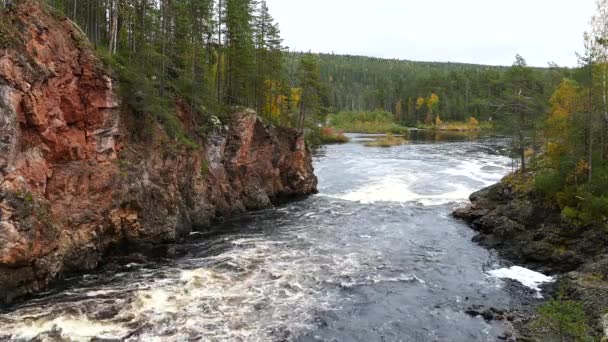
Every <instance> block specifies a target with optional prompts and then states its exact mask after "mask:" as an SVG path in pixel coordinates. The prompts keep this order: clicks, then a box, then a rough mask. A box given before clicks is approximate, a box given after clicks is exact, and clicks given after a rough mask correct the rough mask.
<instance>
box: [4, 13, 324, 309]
mask: <svg viewBox="0 0 608 342" xmlns="http://www.w3.org/2000/svg"><path fill="white" fill-rule="evenodd" d="M5 19H7V20H10V21H12V23H13V26H14V27H15V28H18V29H19V31H20V35H21V37H22V39H23V41H24V42H25V44H24V45H23V46H16V47H15V48H9V49H6V50H0V303H2V302H5V303H6V302H10V301H12V300H14V299H15V298H18V297H20V296H23V295H27V294H31V293H34V292H36V291H38V290H41V289H43V288H45V287H47V286H48V285H49V284H50V283H52V282H53V281H54V280H56V279H57V278H58V277H60V276H61V275H62V274H63V273H65V272H67V271H81V270H88V269H92V268H95V267H97V265H98V263H99V262H100V260H102V257H103V255H104V253H105V252H106V251H107V250H108V248H110V246H112V245H116V244H119V243H120V244H131V245H139V244H150V243H151V244H155V243H160V242H172V241H176V240H178V239H179V238H180V237H183V236H187V233H189V232H190V231H191V230H192V229H193V228H196V227H203V226H207V225H209V223H210V221H211V220H212V219H213V218H214V217H216V216H217V215H230V214H231V213H235V212H240V211H243V210H246V209H256V208H261V207H267V206H269V205H271V203H272V201H273V200H275V199H278V198H280V197H284V196H292V195H300V194H309V193H313V192H315V191H316V184H317V180H316V177H315V176H314V173H313V169H312V163H311V157H310V155H309V153H308V151H307V149H306V147H305V144H304V139H303V137H302V136H301V135H299V134H298V133H297V132H295V131H291V130H285V129H278V128H273V127H266V126H265V125H264V124H263V123H262V122H261V121H260V120H259V119H258V118H257V117H256V116H255V114H253V113H249V112H246V111H245V112H243V113H239V114H236V115H235V116H234V118H233V120H232V122H231V123H230V125H229V127H230V128H229V129H228V130H226V131H222V132H216V133H215V134H213V135H211V136H210V137H208V138H207V141H206V142H204V143H202V144H201V145H202V147H201V148H200V149H197V150H185V149H180V150H178V151H177V152H176V151H171V153H168V150H167V147H166V146H164V144H163V143H162V141H163V137H164V133H163V132H162V130H161V129H160V128H159V129H158V130H157V133H156V134H157V135H158V139H152V140H153V141H156V143H153V144H146V145H141V144H137V143H135V142H131V141H128V139H126V138H121V137H126V136H128V135H127V134H124V133H125V132H126V127H125V126H124V125H123V124H122V122H123V121H126V120H124V119H125V117H124V116H125V115H126V114H124V113H121V111H120V107H119V102H118V99H117V98H116V95H115V93H114V84H113V81H112V79H111V78H110V77H109V76H108V75H107V74H106V73H105V72H104V71H103V70H102V68H100V67H99V66H100V63H99V61H98V59H97V58H96V57H95V55H94V54H93V53H92V52H91V50H90V49H89V48H88V47H87V43H86V39H85V38H84V37H83V36H82V34H81V33H80V32H79V30H78V29H76V28H75V27H74V26H73V25H72V24H71V23H70V22H69V21H68V20H65V19H63V20H61V19H57V18H55V17H53V16H51V15H49V14H47V13H45V11H43V10H41V9H40V8H39V7H38V5H37V4H36V3H33V2H25V3H23V4H20V5H19V6H17V7H16V8H13V9H12V10H11V12H10V13H9V14H8V15H7V18H2V20H5ZM121 133H122V134H121ZM124 146H127V147H124Z"/></svg>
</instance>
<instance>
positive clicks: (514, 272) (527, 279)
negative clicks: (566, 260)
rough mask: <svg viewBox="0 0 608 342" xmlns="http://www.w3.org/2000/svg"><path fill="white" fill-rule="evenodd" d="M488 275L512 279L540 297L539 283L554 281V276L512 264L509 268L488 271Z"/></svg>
mask: <svg viewBox="0 0 608 342" xmlns="http://www.w3.org/2000/svg"><path fill="white" fill-rule="evenodd" d="M488 274H489V275H490V276H493V277H496V278H503V279H513V280H516V281H518V282H519V283H521V284H522V285H524V286H526V287H528V288H531V289H532V290H535V291H536V293H537V295H538V296H539V297H540V298H542V294H541V291H542V290H541V288H540V285H542V284H546V283H552V282H554V281H555V278H554V277H549V276H546V275H544V274H542V273H539V272H535V271H532V270H529V269H527V268H524V267H520V266H513V267H509V268H501V269H498V270H493V271H490V272H488Z"/></svg>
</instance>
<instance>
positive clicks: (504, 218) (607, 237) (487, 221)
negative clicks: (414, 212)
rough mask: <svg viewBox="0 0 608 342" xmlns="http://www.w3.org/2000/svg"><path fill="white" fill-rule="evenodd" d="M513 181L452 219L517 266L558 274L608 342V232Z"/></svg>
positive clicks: (476, 198) (483, 194) (478, 196)
mask: <svg viewBox="0 0 608 342" xmlns="http://www.w3.org/2000/svg"><path fill="white" fill-rule="evenodd" d="M525 177H531V175H527V176H525ZM510 179H513V177H512V176H510V177H507V178H505V180H503V181H502V182H501V183H498V184H496V185H493V186H490V187H488V188H486V189H483V190H481V191H479V192H476V193H474V194H472V195H471V197H470V200H471V205H469V206H467V207H465V208H461V209H458V210H456V211H455V212H454V216H455V217H457V218H460V219H463V220H465V221H466V222H467V223H469V224H470V225H471V226H472V228H473V229H475V230H476V231H477V232H478V235H477V236H476V237H475V238H474V240H475V241H476V242H479V243H480V244H481V245H483V246H486V247H488V248H493V249H496V250H497V251H498V253H499V254H501V255H502V256H503V257H505V258H506V259H508V260H511V261H512V262H514V263H516V264H518V265H523V266H526V267H528V268H531V269H535V270H538V271H541V272H545V273H550V274H557V275H558V276H559V284H558V285H557V287H560V288H562V289H563V290H565V291H566V293H565V294H566V295H567V297H569V298H572V299H576V300H579V301H581V302H582V303H583V304H584V306H585V309H586V311H587V313H588V314H589V317H590V318H591V319H592V321H593V324H594V328H596V330H597V334H598V335H600V334H602V333H601V331H602V330H603V331H604V332H603V334H605V335H606V337H605V338H606V339H607V340H608V325H606V324H605V322H606V320H607V319H608V315H606V312H607V310H608V231H606V229H605V227H578V226H575V225H573V224H571V223H570V222H568V221H567V220H566V219H564V218H563V217H562V215H561V211H560V210H559V208H558V207H557V204H555V203H551V202H550V201H549V202H548V201H547V200H545V199H543V198H542V196H538V195H537V194H535V193H534V192H533V191H532V190H526V191H522V190H521V189H519V188H522V187H518V185H517V184H514V182H513V181H511V180H510ZM602 316H604V317H602Z"/></svg>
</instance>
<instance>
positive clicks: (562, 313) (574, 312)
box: [534, 296, 592, 341]
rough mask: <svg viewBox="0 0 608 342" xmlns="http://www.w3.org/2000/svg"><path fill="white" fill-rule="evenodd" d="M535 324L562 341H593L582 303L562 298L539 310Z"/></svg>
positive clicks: (544, 305)
mask: <svg viewBox="0 0 608 342" xmlns="http://www.w3.org/2000/svg"><path fill="white" fill-rule="evenodd" d="M538 314H539V316H538V318H537V320H536V322H534V324H535V325H536V326H537V327H538V328H542V329H547V330H549V332H550V333H551V334H553V335H556V336H557V337H558V338H559V339H560V340H562V341H592V339H591V336H590V328H589V325H588V324H587V316H586V315H585V310H584V308H583V305H582V304H581V303H580V302H577V301H572V300H563V299H562V298H561V296H560V298H558V299H553V300H550V301H548V302H547V303H545V304H543V305H542V306H541V307H540V308H539V309H538Z"/></svg>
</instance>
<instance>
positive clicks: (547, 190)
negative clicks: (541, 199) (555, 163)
mask: <svg viewBox="0 0 608 342" xmlns="http://www.w3.org/2000/svg"><path fill="white" fill-rule="evenodd" d="M563 184H564V176H563V175H562V174H560V172H559V171H558V170H555V169H543V170H540V171H538V172H537V173H536V175H535V176H534V189H535V190H536V191H538V192H539V193H541V194H542V195H544V196H546V197H552V196H554V195H555V194H557V193H558V192H559V191H561V190H562V188H563Z"/></svg>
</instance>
